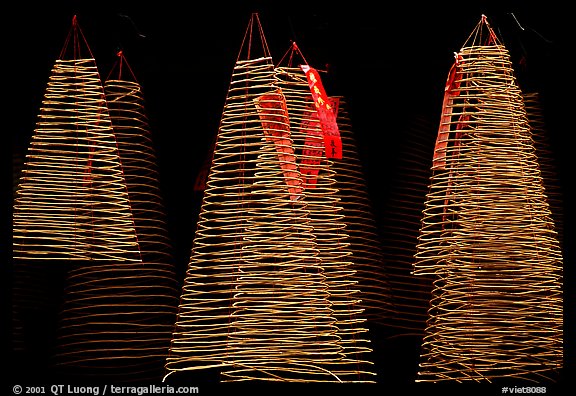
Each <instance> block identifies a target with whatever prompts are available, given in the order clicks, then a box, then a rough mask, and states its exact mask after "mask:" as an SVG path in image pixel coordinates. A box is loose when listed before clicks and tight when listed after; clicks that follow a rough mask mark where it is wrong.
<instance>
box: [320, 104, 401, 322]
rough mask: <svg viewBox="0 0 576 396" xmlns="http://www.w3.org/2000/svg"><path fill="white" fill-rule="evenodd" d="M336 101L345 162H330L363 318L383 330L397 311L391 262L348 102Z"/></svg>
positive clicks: (343, 160)
mask: <svg viewBox="0 0 576 396" xmlns="http://www.w3.org/2000/svg"><path fill="white" fill-rule="evenodd" d="M333 99H334V100H336V101H337V102H338V105H337V107H338V109H337V115H336V120H337V123H338V129H339V131H340V138H341V140H342V159H338V160H335V161H330V169H331V170H333V172H334V176H333V177H334V179H335V181H336V184H335V187H336V189H337V190H338V191H339V193H338V197H339V198H340V205H341V206H342V214H343V216H344V218H343V222H344V223H345V224H346V232H347V234H348V236H349V238H348V241H349V243H350V247H349V250H350V251H351V253H352V256H351V261H353V263H354V269H355V270H356V274H355V279H357V280H358V285H359V287H360V290H361V292H362V293H361V297H362V301H361V302H360V307H362V308H363V309H364V312H363V317H364V318H366V320H367V324H366V325H367V326H368V328H370V329H372V328H382V327H383V326H386V325H387V318H389V317H390V316H391V315H392V312H393V308H392V298H391V293H392V290H391V288H390V284H389V283H388V275H387V267H388V263H386V261H385V259H384V252H383V250H382V237H381V234H380V230H379V229H378V225H377V222H376V217H375V214H374V206H373V204H372V201H371V198H370V195H369V192H368V185H367V182H366V176H365V173H364V169H363V166H362V162H361V156H360V153H359V151H358V146H357V142H356V139H355V136H354V129H353V126H352V120H351V119H350V115H349V113H348V108H347V106H348V105H347V102H346V99H345V98H344V97H343V96H336V97H333Z"/></svg>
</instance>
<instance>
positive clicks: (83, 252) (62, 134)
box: [13, 59, 140, 262]
mask: <svg viewBox="0 0 576 396" xmlns="http://www.w3.org/2000/svg"><path fill="white" fill-rule="evenodd" d="M102 95H103V93H102V85H101V83H100V82H99V76H98V71H97V68H96V65H95V62H94V59H79V60H63V59H59V60H57V61H56V64H55V66H54V68H53V69H52V74H51V77H50V81H49V82H48V87H47V89H46V94H45V98H44V101H43V105H42V109H41V115H40V118H39V120H38V122H37V127H36V130H35V132H34V135H33V137H32V142H31V144H30V146H29V149H28V154H27V160H26V165H25V169H24V170H23V174H22V178H21V181H20V188H19V190H18V192H17V197H16V200H15V209H14V221H13V234H14V248H13V251H14V254H13V255H14V259H15V260H34V259H40V260H55V261H60V260H85V259H89V260H95V261H107V260H129V261H133V262H138V261H139V260H140V258H139V248H138V243H137V241H136V238H135V233H134V221H133V218H132V214H131V211H130V203H129V199H128V194H127V193H126V190H125V184H124V177H123V175H122V169H121V167H120V158H119V156H118V150H117V147H116V141H115V139H114V135H113V130H112V126H111V122H110V118H109V117H108V110H107V107H106V102H105V100H104V99H103V96H102ZM99 197H105V198H106V199H101V198H99ZM93 217H95V218H97V219H98V218H100V219H102V220H101V221H99V222H93V221H92V218H93Z"/></svg>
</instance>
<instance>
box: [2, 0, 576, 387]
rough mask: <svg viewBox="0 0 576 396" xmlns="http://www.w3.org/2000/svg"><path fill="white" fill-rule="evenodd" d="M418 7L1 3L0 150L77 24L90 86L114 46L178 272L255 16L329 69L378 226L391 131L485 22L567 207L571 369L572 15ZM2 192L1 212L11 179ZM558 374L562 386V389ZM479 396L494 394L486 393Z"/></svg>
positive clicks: (283, 44)
mask: <svg viewBox="0 0 576 396" xmlns="http://www.w3.org/2000/svg"><path fill="white" fill-rule="evenodd" d="M425 4H426V5H425V6H422V5H421V4H417V3H414V2H399V3H396V2H394V3H385V2H366V1H349V2H343V3H336V2H327V1H326V2H324V1H236V2H230V4H228V3H222V2H174V1H158V2H150V3H149V2H128V1H115V2H111V1H100V2H96V1H90V2H85V1H69V2H65V1H57V2H41V3H38V4H28V3H26V4H15V5H12V7H11V8H8V9H4V10H3V25H2V35H1V40H2V49H3V55H2V70H3V72H2V76H1V80H0V81H2V86H3V91H2V97H3V98H2V102H1V103H2V118H3V120H2V123H1V125H2V133H3V136H4V142H6V141H7V140H6V139H11V145H8V144H6V143H5V144H6V146H5V147H7V148H8V151H9V152H10V151H11V152H12V153H13V154H14V155H20V156H21V155H23V154H24V153H25V150H26V147H27V144H28V142H29V140H30V137H31V136H32V133H33V130H34V127H35V121H36V117H37V115H38V111H39V106H40V103H41V100H42V97H43V94H44V89H45V87H46V83H47V81H48V78H49V75H50V71H51V68H52V66H53V63H54V61H55V60H56V59H57V58H58V56H59V54H60V50H61V49H62V47H63V45H64V40H65V38H66V36H67V34H68V31H69V30H70V28H71V26H72V18H73V16H74V15H76V16H77V17H78V22H79V26H80V28H81V30H82V32H83V33H84V36H85V38H86V40H87V43H88V45H89V46H90V49H91V51H92V53H93V55H94V57H95V59H96V62H97V64H98V67H99V71H100V74H101V77H102V78H103V79H104V78H106V77H107V74H108V72H109V71H110V68H111V67H112V65H113V64H114V63H115V62H116V59H117V58H116V52H117V51H118V50H120V49H121V50H123V52H124V54H125V56H126V59H127V61H128V62H129V65H130V67H131V68H132V71H133V72H134V74H135V75H136V77H137V79H138V81H139V82H140V83H141V85H142V87H143V89H144V94H145V97H146V101H147V112H148V116H149V118H150V126H151V129H152V132H153V138H154V142H155V149H156V152H157V156H158V161H159V166H160V169H161V183H162V188H163V193H164V197H165V202H166V206H167V212H168V218H169V227H170V233H171V235H172V238H173V243H174V245H175V248H176V259H177V263H178V265H179V266H181V269H182V270H184V269H185V267H186V265H187V262H188V258H189V254H190V248H191V244H192V239H193V234H194V230H195V222H196V216H197V214H198V211H199V207H200V203H201V199H202V197H201V194H200V193H198V192H195V191H193V185H194V181H195V177H196V175H197V173H198V171H199V169H200V166H201V165H202V163H203V161H204V160H205V158H206V156H207V155H208V154H209V150H210V143H211V141H212V138H213V137H214V135H215V133H216V132H217V128H218V123H219V120H220V116H221V113H222V109H223V105H224V100H225V97H226V93H227V89H228V84H229V82H230V78H231V75H232V68H233V66H234V63H235V61H236V58H237V56H238V51H239V49H240V45H241V43H242V39H243V37H244V33H245V30H246V27H247V24H248V22H249V19H250V15H251V13H253V12H257V13H258V15H259V18H260V22H261V23H262V27H263V29H264V34H265V36H266V39H267V43H268V46H269V49H270V51H271V54H272V57H273V58H274V60H275V61H278V60H280V58H281V57H282V56H283V55H284V53H285V52H286V51H287V50H288V49H289V46H290V44H291V41H296V42H297V44H298V45H299V47H300V49H301V50H302V53H303V54H304V56H305V57H306V59H307V61H308V63H309V64H310V65H311V66H313V67H316V68H318V69H322V70H326V71H327V73H326V80H325V86H326V88H327V92H328V94H329V95H343V96H345V97H346V100H347V102H348V105H349V110H350V116H351V120H352V124H353V130H354V133H355V137H356V139H357V142H358V149H359V151H360V154H361V159H362V161H363V165H364V169H365V173H366V179H367V183H368V187H369V189H370V194H371V199H372V201H373V203H374V209H375V215H376V217H377V219H379V218H380V217H381V216H383V214H384V212H385V209H386V208H385V204H384V203H385V201H386V198H387V194H388V192H389V182H390V181H391V180H393V177H394V175H393V174H392V171H391V169H393V166H392V165H393V163H394V161H396V160H397V157H396V155H397V153H398V144H401V143H402V144H405V142H404V141H403V140H402V139H401V135H400V134H401V132H402V130H403V129H405V127H406V124H407V123H408V122H409V121H410V120H411V119H413V118H414V117H417V116H423V117H425V118H427V119H430V120H431V121H432V122H434V123H436V121H437V120H439V117H440V109H441V100H442V95H443V89H444V83H445V81H446V76H447V72H448V69H449V67H450V66H451V65H452V62H453V59H454V58H453V54H454V52H456V51H458V50H459V49H460V48H461V46H462V45H463V44H464V42H465V41H466V39H467V38H468V35H469V34H470V33H471V32H472V29H473V28H474V27H475V26H476V24H477V23H478V21H479V20H480V18H481V15H482V14H484V15H486V16H487V18H488V22H489V23H490V24H491V26H492V27H493V28H494V30H495V32H496V33H497V35H498V36H499V38H500V39H501V40H502V42H503V43H504V44H505V45H506V46H507V48H508V49H509V51H510V53H511V56H512V61H513V62H514V64H515V65H516V72H517V76H518V80H519V83H520V84H521V87H522V88H524V89H529V90H534V91H538V92H540V94H541V97H542V103H543V110H544V112H545V116H546V121H547V126H548V129H549V133H550V135H549V138H550V140H551V144H552V150H553V152H554V155H555V157H556V159H557V164H558V168H559V172H560V173H559V181H560V184H561V185H562V187H563V189H564V190H563V195H564V201H565V203H566V204H565V208H564V222H563V223H564V228H565V231H564V232H565V237H564V240H565V243H564V247H565V250H564V264H565V296H566V300H565V315H566V321H565V324H566V327H565V344H566V353H565V359H566V366H567V369H566V370H568V369H572V368H573V359H574V353H573V351H574V349H575V348H576V347H575V346H574V343H573V338H574V337H573V334H574V332H575V329H574V326H573V324H572V323H573V316H574V311H575V308H574V291H573V290H574V289H575V287H574V265H573V264H574V252H573V244H572V243H571V242H572V239H573V228H574V221H573V218H572V213H573V209H572V208H571V207H570V205H569V203H573V202H574V196H573V192H572V191H571V190H570V184H571V181H572V180H573V174H574V173H573V170H574V169H573V167H572V166H571V163H572V161H571V160H572V157H573V154H572V146H571V145H570V142H571V140H573V139H571V137H572V136H574V133H575V130H574V122H573V120H572V118H573V117H574V111H573V92H574V91H573V79H574V66H573V63H571V60H570V57H571V53H572V52H573V50H574V41H573V37H574V27H573V26H574V24H573V22H572V21H571V18H572V16H571V14H570V12H569V11H568V8H567V6H566V5H565V4H566V3H562V2H553V1H543V2H534V3H530V4H525V2H520V1H519V2H506V1H501V2H494V3H490V2H464V1H449V2H441V3H440V2H439V3H437V5H436V3H435V2H431V3H425ZM431 149H432V148H431ZM431 155H432V152H430V158H431ZM8 158H10V157H9V155H8ZM10 164H11V161H8V165H7V166H8V167H10ZM7 169H10V168H7ZM11 175H12V173H11ZM6 186H7V187H9V188H8V190H9V194H8V197H9V199H8V200H7V201H8V205H7V209H8V213H9V212H10V209H11V200H10V197H11V196H12V181H10V184H9V185H8V184H7V185H6ZM7 217H8V218H9V217H10V216H9V215H8V216H7ZM9 221H10V220H9V219H8V221H7V226H8V227H10V223H9ZM6 250H8V249H6ZM7 311H9V309H7ZM390 358H391V359H393V358H394V357H390ZM567 374H569V373H568V372H567V371H565V375H564V378H565V379H564V381H565V382H571V378H572V376H571V375H567ZM572 374H573V373H572ZM31 376H32V377H33V373H31ZM201 391H202V389H201ZM383 394H384V393H383ZM391 394H400V393H391ZM487 394H500V392H499V389H498V390H496V389H492V390H490V392H488V393H487ZM549 394H550V393H549Z"/></svg>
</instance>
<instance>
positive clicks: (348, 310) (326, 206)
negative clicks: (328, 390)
mask: <svg viewBox="0 0 576 396" xmlns="http://www.w3.org/2000/svg"><path fill="white" fill-rule="evenodd" d="M276 76H277V79H278V85H279V87H280V88H281V90H282V93H283V95H284V96H285V98H286V101H287V105H288V113H289V120H290V133H291V137H292V139H293V141H294V145H293V146H294V150H295V152H296V153H297V158H298V163H299V166H300V171H301V172H302V171H303V168H304V167H306V169H310V170H311V169H312V168H314V170H315V171H316V172H317V176H316V177H314V176H312V179H313V180H314V182H312V180H310V182H305V183H304V185H303V187H304V199H305V201H306V203H307V207H308V209H309V210H310V224H311V225H312V227H313V229H314V231H313V232H314V235H315V237H316V242H317V245H318V250H319V253H320V258H321V260H322V266H323V267H324V271H325V275H326V281H327V284H328V287H329V289H328V291H329V293H330V302H331V303H332V309H333V310H334V317H335V318H336V319H337V322H336V326H337V327H338V333H337V334H338V336H339V337H340V338H341V345H342V346H343V347H344V350H343V354H344V359H343V360H342V361H339V362H336V363H335V364H334V366H333V367H334V368H333V369H332V371H333V372H334V373H335V374H336V375H337V376H338V378H339V379H340V380H341V381H343V382H370V381H373V379H372V378H370V376H371V375H373V373H372V372H371V371H370V370H371V367H370V365H371V364H372V363H371V362H370V361H369V360H368V359H369V358H368V357H367V355H368V353H369V352H371V351H372V349H371V348H370V345H369V344H370V340H369V336H368V334H367V332H368V330H367V328H366V327H365V325H366V318H365V317H364V312H363V311H364V310H363V308H362V298H363V294H362V293H361V292H360V287H359V285H358V283H359V282H358V275H359V272H358V270H357V269H356V263H355V262H353V261H352V258H353V257H352V252H351V251H350V250H349V247H350V242H349V237H348V234H347V231H346V224H345V223H344V214H343V209H342V206H341V205H340V197H339V190H338V188H337V186H336V179H335V173H336V172H335V171H334V170H333V169H332V165H333V164H334V162H337V161H338V160H335V161H333V160H330V159H327V158H325V156H324V154H323V150H317V148H318V147H321V148H323V146H324V143H323V136H322V131H321V128H320V122H319V120H318V117H314V114H316V109H315V106H314V101H313V98H312V95H311V93H310V87H309V85H308V82H307V79H306V75H305V73H304V72H303V71H302V69H301V68H299V67H277V68H276ZM314 151H316V153H314ZM305 180H306V181H308V178H306V179H305Z"/></svg>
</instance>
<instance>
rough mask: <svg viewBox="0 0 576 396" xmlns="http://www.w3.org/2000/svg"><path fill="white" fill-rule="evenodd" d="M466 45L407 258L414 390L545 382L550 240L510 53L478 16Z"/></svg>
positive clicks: (556, 277)
mask: <svg viewBox="0 0 576 396" xmlns="http://www.w3.org/2000/svg"><path fill="white" fill-rule="evenodd" d="M486 33H487V34H486ZM470 37H471V38H470V39H469V40H468V41H467V42H466V44H465V45H464V46H463V47H462V49H461V50H460V51H459V52H458V53H457V54H456V62H455V65H454V67H453V69H452V71H451V73H450V75H449V79H448V83H447V89H446V95H445V100H444V107H443V113H442V117H441V124H440V130H439V134H438V139H437V145H436V151H435V155H434V161H433V166H432V170H433V176H432V178H431V187H430V193H429V194H428V196H427V200H426V207H425V209H424V213H423V214H424V216H423V220H422V228H421V234H420V238H419V244H418V250H417V253H416V263H415V273H416V274H431V275H433V276H434V278H435V281H434V289H433V295H432V299H431V307H430V311H429V312H430V317H429V320H428V323H427V328H426V333H425V337H424V341H423V345H422V355H421V363H420V372H419V373H418V381H431V382H437V381H493V380H495V379H496V378H503V377H507V378H516V379H522V380H532V381H541V380H554V379H555V378H556V376H557V374H558V373H557V371H558V370H559V369H561V367H562V362H563V360H562V354H563V351H562V255H561V252H560V248H559V242H558V239H557V234H556V232H555V231H554V226H553V222H552V220H551V212H550V208H549V205H548V202H547V199H546V195H545V191H544V187H543V180H542V176H541V173H540V169H539V166H538V158H537V155H536V151H535V148H534V142H533V140H532V137H531V134H530V129H529V126H528V121H527V118H526V111H525V107H524V104H523V100H522V94H521V92H520V90H519V88H518V86H517V83H516V79H515V77H514V74H513V70H512V65H511V62H510V57H509V54H508V52H507V50H506V48H505V47H504V46H503V45H501V44H500V43H499V41H498V39H497V37H496V35H495V34H494V32H493V30H492V29H491V28H490V26H489V25H488V23H487V21H486V19H485V17H483V18H482V20H481V22H480V23H479V24H478V26H477V28H476V29H475V30H474V32H473V33H472V35H471V36H470Z"/></svg>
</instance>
